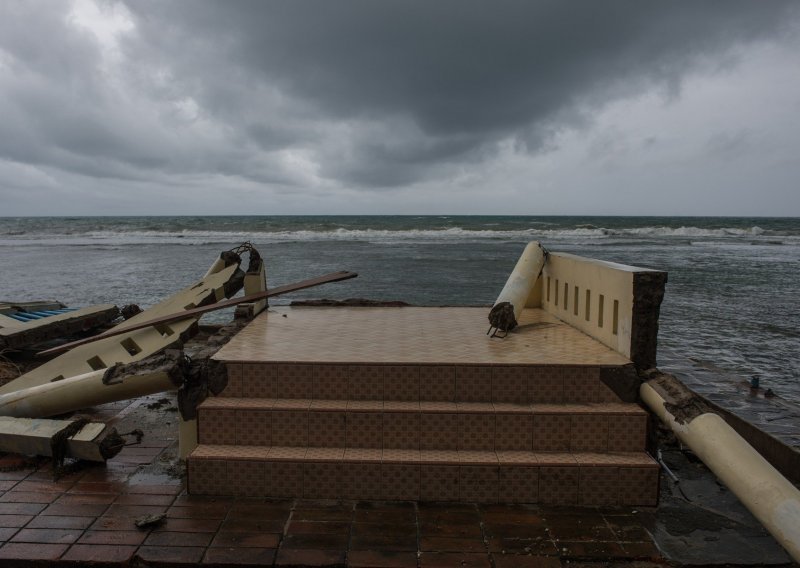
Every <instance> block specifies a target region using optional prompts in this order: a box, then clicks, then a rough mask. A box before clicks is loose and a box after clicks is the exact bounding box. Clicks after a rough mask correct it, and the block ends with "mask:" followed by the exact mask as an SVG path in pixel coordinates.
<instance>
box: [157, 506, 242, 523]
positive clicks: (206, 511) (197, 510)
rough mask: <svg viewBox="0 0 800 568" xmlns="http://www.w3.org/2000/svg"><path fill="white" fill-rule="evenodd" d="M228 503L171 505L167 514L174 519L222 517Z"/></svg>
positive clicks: (226, 512) (226, 511)
mask: <svg viewBox="0 0 800 568" xmlns="http://www.w3.org/2000/svg"><path fill="white" fill-rule="evenodd" d="M229 508H230V505H229V504H228V503H206V504H202V505H189V506H187V507H176V506H172V507H170V508H169V509H167V516H168V517H171V518H176V519H224V518H225V517H226V516H227V515H228V510H229Z"/></svg>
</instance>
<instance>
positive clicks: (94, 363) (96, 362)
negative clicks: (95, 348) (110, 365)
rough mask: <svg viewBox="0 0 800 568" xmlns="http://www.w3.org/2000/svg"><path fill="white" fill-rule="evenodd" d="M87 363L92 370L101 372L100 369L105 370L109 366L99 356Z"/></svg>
mask: <svg viewBox="0 0 800 568" xmlns="http://www.w3.org/2000/svg"><path fill="white" fill-rule="evenodd" d="M86 363H87V364H88V365H89V366H90V367H91V368H92V371H99V370H100V369H105V368H106V366H107V365H106V364H105V363H103V360H102V359H101V358H100V357H97V356H94V357H92V358H91V359H89V360H87V361H86Z"/></svg>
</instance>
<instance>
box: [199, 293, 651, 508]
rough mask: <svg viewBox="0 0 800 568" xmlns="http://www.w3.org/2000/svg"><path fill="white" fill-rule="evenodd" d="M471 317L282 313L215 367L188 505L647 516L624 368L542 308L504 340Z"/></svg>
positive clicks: (481, 312)
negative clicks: (440, 504)
mask: <svg viewBox="0 0 800 568" xmlns="http://www.w3.org/2000/svg"><path fill="white" fill-rule="evenodd" d="M487 323H488V322H487V321H486V309H483V308H344V307H335V308H319V307H302V308H294V309H292V308H286V309H280V310H276V311H270V312H268V313H267V314H262V315H261V316H259V317H258V318H257V319H256V320H255V321H254V322H252V323H251V324H250V325H249V326H248V327H247V328H245V329H244V330H243V331H242V332H241V333H240V334H238V335H237V336H236V337H235V338H234V339H233V340H232V341H231V342H230V343H228V344H227V345H226V346H225V347H223V348H222V349H221V350H220V352H219V353H217V355H216V358H217V359H219V360H223V361H225V365H226V370H227V377H228V382H227V385H226V387H225V389H224V390H223V391H222V392H221V393H220V395H219V396H218V397H212V398H209V399H207V400H205V401H204V402H203V403H202V404H201V405H200V407H199V409H198V410H199V414H198V438H199V443H200V445H199V446H198V447H197V448H196V449H195V450H194V451H193V452H192V454H191V455H190V456H189V460H188V461H189V491H190V493H192V494H194V495H217V496H223V495H233V496H249V497H267V498H306V499H310V498H316V499H337V498H347V499H354V500H358V499H388V500H410V501H423V502H429V501H447V502H460V503H528V504H531V503H540V504H548V505H569V506H579V505H580V506H586V507H593V506H619V505H637V506H653V505H655V503H656V500H657V492H658V475H659V473H658V465H657V464H656V462H655V461H654V460H653V459H652V458H651V457H650V456H648V455H647V454H646V453H645V451H644V449H645V439H646V430H647V413H646V412H645V411H644V410H642V409H641V408H640V407H639V406H637V405H636V404H634V403H630V402H628V403H626V402H623V401H622V400H620V398H619V397H618V396H617V394H616V393H615V392H614V390H613V389H612V388H610V387H609V385H608V384H606V383H604V382H603V376H604V373H605V368H608V367H618V366H621V365H625V364H628V363H629V361H628V360H627V359H625V358H624V357H622V356H620V355H619V354H617V353H615V352H613V351H611V350H610V349H608V348H607V347H605V346H603V345H602V344H600V343H599V342H597V341H595V340H594V339H592V338H590V337H588V336H586V335H584V334H582V333H580V332H578V331H577V330H575V329H574V328H572V327H570V326H568V325H565V324H563V323H561V322H559V321H558V320H556V319H555V318H553V317H552V316H550V315H549V314H547V313H546V312H543V311H541V310H538V309H535V310H527V311H526V312H524V315H523V317H522V318H521V325H520V326H519V327H518V328H517V329H516V330H515V331H514V333H512V334H510V335H509V336H508V337H506V338H504V339H500V338H490V337H488V336H487V335H486V328H487Z"/></svg>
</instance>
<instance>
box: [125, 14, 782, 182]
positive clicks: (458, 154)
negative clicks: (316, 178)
mask: <svg viewBox="0 0 800 568" xmlns="http://www.w3.org/2000/svg"><path fill="white" fill-rule="evenodd" d="M128 7H129V8H130V9H131V10H132V11H133V12H134V13H135V14H136V16H137V24H138V26H139V28H140V30H141V32H142V35H143V38H144V42H143V43H145V44H147V45H150V46H155V47H154V49H155V51H156V52H157V53H160V54H161V55H162V56H164V57H165V58H166V61H167V62H168V64H170V65H172V66H173V68H174V70H175V74H176V76H178V77H181V78H183V80H184V81H185V82H186V83H187V85H188V86H189V88H192V89H193V93H194V95H195V96H197V97H198V100H200V101H202V104H203V106H204V107H205V108H207V109H212V112H214V113H216V114H217V115H218V116H224V117H226V120H228V121H232V122H234V123H236V122H237V121H238V120H241V119H243V118H245V116H243V115H242V114H241V109H242V108H243V107H246V108H249V109H251V111H252V114H249V113H248V115H247V117H246V118H247V119H248V120H249V121H255V122H256V124H255V125H250V126H249V128H250V129H251V132H254V133H256V132H262V133H263V132H264V131H265V130H270V129H271V128H272V127H271V126H270V122H271V121H273V120H277V121H279V122H280V121H281V118H280V117H277V116H274V115H273V114H272V113H271V112H270V109H269V108H265V109H263V110H262V111H261V112H259V109H258V100H257V99H256V100H254V99H253V98H252V97H251V96H250V95H249V93H248V85H253V84H259V83H262V84H263V85H266V86H269V87H271V88H275V89H278V90H280V92H281V93H283V94H284V95H285V96H287V97H290V98H292V99H296V100H298V101H302V102H303V103H304V104H305V105H307V108H305V109H303V110H302V111H301V112H306V113H312V114H314V115H316V116H318V117H321V118H323V119H328V120H332V121H354V122H355V123H356V124H357V125H359V126H357V128H360V129H363V131H361V132H358V133H355V134H351V135H352V136H353V140H355V141H357V144H354V145H353V146H352V148H351V152H349V153H348V155H347V156H345V157H343V156H336V157H335V158H334V157H331V158H332V159H330V160H326V159H325V154H326V152H325V150H324V149H323V148H319V147H318V146H317V145H316V144H315V143H314V142H313V141H311V142H310V145H311V147H312V148H314V149H315V154H317V155H318V156H319V158H320V160H321V163H320V166H321V168H322V173H323V175H326V174H327V175H329V176H331V177H334V178H336V179H340V180H345V181H347V182H356V183H361V184H366V185H374V186H381V185H394V184H398V183H408V182H410V181H413V179H414V178H415V177H417V176H425V175H427V174H429V173H430V169H431V168H436V167H437V165H441V164H447V163H448V162H458V161H464V160H474V159H476V157H478V158H479V156H480V155H481V154H482V153H489V154H491V152H492V144H493V143H494V142H495V141H496V140H498V139H501V138H504V137H508V136H515V137H517V138H518V140H519V141H520V142H522V143H524V144H525V145H527V146H528V147H529V149H530V150H536V149H538V148H539V147H540V146H541V144H542V142H543V141H545V140H547V138H548V136H549V135H550V134H551V133H552V132H553V131H556V130H557V129H558V128H559V127H560V126H561V125H562V123H563V122H565V121H566V122H567V123H571V122H573V121H576V120H580V118H581V116H580V113H581V111H582V110H583V111H584V112H585V111H586V110H587V109H591V108H592V107H595V106H597V105H602V104H603V103H604V102H606V101H608V100H611V99H613V98H616V97H620V96H625V95H630V94H633V93H635V92H637V91H638V90H641V89H643V88H645V87H651V86H652V85H653V84H654V83H655V84H657V85H660V86H662V87H664V88H670V89H676V88H678V86H679V85H680V83H681V79H682V78H683V76H684V75H685V74H686V73H687V72H689V71H691V70H692V69H693V68H695V67H696V66H698V65H701V64H703V63H704V62H705V63H707V62H708V61H712V62H713V61H714V60H715V59H716V58H718V57H719V56H720V55H722V54H725V53H726V52H728V50H730V49H732V48H735V47H736V46H738V45H741V44H742V43H746V42H750V41H753V40H757V39H759V38H761V37H765V36H768V37H771V36H773V35H774V34H775V33H776V31H778V30H779V29H780V28H781V26H782V24H783V23H785V22H786V21H787V13H788V12H789V9H790V4H788V3H782V2H770V3H754V2H641V1H638V0H634V1H629V2H583V3H574V2H563V1H555V0H554V1H549V2H547V1H545V2H530V1H519V2H508V1H506V2H464V1H463V0H453V1H436V2H429V1H412V2H409V1H403V2H374V1H371V0H363V1H356V2H327V1H292V2H280V3H274V2H267V3H265V2H249V3H242V2H238V3H233V4H232V3H226V2H210V3H196V2H191V3H188V4H187V3H176V2H171V3H162V2H157V3H156V2H154V3H142V2H138V1H136V2H129V3H128ZM134 49H135V47H134ZM167 54H169V55H167ZM153 56H155V54H151V55H150V57H153ZM239 84H241V88H237V85H239ZM387 119H391V120H400V121H409V122H410V123H411V124H412V125H413V126H414V128H413V129H406V130H404V131H394V130H392V129H391V128H389V129H383V128H368V127H363V126H361V124H362V123H366V125H369V124H370V123H372V122H378V123H382V122H384V121H386V120H387ZM259 123H261V125H259ZM411 130H414V131H413V132H411ZM393 136H401V137H402V138H401V139H400V140H392V137H393ZM254 139H255V140H257V141H258V143H259V144H260V145H262V146H264V145H265V144H266V146H267V147H271V146H272V145H273V144H274V143H272V142H270V140H269V138H265V137H264V136H257V135H256V136H254ZM279 141H280V137H279V138H278V142H276V143H280V142H279ZM301 143H303V142H302V141H301ZM306 143H309V141H308V140H306ZM384 173H385V174H386V175H385V179H383V178H382V174H384Z"/></svg>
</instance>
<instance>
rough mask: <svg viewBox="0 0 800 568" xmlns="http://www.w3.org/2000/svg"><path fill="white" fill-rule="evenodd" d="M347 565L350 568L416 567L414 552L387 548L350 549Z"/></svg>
mask: <svg viewBox="0 0 800 568" xmlns="http://www.w3.org/2000/svg"><path fill="white" fill-rule="evenodd" d="M347 565H348V566H351V567H352V568H416V566H417V553H416V552H396V551H395V552H393V551H388V550H351V551H350V552H348V553H347Z"/></svg>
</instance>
